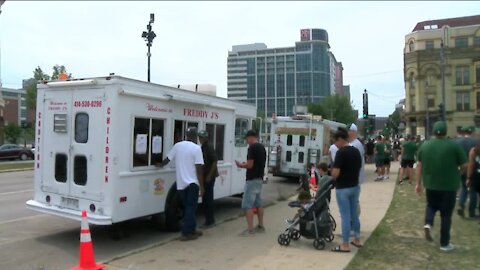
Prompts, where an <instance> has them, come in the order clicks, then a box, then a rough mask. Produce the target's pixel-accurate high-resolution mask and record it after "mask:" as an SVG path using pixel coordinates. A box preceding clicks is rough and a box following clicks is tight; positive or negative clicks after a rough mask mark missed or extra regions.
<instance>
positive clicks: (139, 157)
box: [132, 117, 164, 167]
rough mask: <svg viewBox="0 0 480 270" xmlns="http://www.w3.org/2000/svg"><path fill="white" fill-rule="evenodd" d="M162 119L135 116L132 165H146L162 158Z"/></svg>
mask: <svg viewBox="0 0 480 270" xmlns="http://www.w3.org/2000/svg"><path fill="white" fill-rule="evenodd" d="M163 132H164V120H161V119H152V118H141V117H136V118H135V121H134V128H133V146H132V147H133V154H132V155H133V157H132V162H133V167H147V166H152V165H155V164H156V163H158V162H161V161H162V159H163V137H164V133H163Z"/></svg>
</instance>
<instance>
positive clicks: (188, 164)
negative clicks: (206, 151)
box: [157, 127, 204, 241]
mask: <svg viewBox="0 0 480 270" xmlns="http://www.w3.org/2000/svg"><path fill="white" fill-rule="evenodd" d="M186 136H187V140H186V141H180V142H178V143H176V144H175V145H174V146H173V148H172V149H171V150H170V152H169V153H168V155H167V158H165V160H163V161H162V163H160V164H158V165H157V166H158V167H163V166H165V165H167V164H168V163H169V162H170V161H175V171H176V173H177V177H176V178H177V190H178V191H179V192H180V195H181V197H182V200H183V205H184V208H185V209H184V223H183V227H182V237H181V238H180V240H182V241H189V240H195V239H197V238H198V237H199V236H201V235H202V234H203V233H202V232H200V231H197V230H196V228H197V222H196V217H195V215H196V211H197V205H198V197H199V196H200V197H201V196H203V193H204V188H203V183H204V179H203V164H204V162H203V154H202V148H201V147H200V146H199V145H197V144H196V143H195V142H196V141H197V129H196V128H194V127H190V128H188V129H187V132H186Z"/></svg>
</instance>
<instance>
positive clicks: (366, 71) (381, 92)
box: [0, 0, 480, 116]
mask: <svg viewBox="0 0 480 270" xmlns="http://www.w3.org/2000/svg"><path fill="white" fill-rule="evenodd" d="M1 9H2V13H1V14H0V43H1V61H0V67H1V79H2V82H3V87H8V88H21V86H22V79H26V78H30V77H32V76H33V70H34V69H35V67H37V66H40V67H41V68H42V69H43V70H44V71H48V73H51V68H52V66H53V65H55V64H59V65H65V67H66V68H67V71H68V72H69V73H72V75H73V76H74V77H75V78H86V77H97V76H105V75H108V74H109V73H112V72H113V73H115V74H116V75H121V76H124V77H129V78H134V79H140V80H145V81H146V79H147V56H146V53H147V47H146V43H145V41H144V40H143V39H142V38H141V33H142V32H143V31H145V30H146V25H147V24H148V21H149V16H150V15H149V14H150V13H155V22H154V24H153V31H155V33H156V35H157V37H156V38H155V39H154V40H153V46H152V58H151V60H152V63H151V72H152V74H151V81H152V82H154V83H158V84H164V85H177V84H196V83H211V84H214V85H216V86H217V94H218V95H219V96H222V97H226V96H227V56H228V51H230V50H231V48H232V45H238V44H249V43H255V42H262V43H265V44H266V45H267V46H268V47H269V48H275V47H289V46H294V45H295V42H296V41H299V40H300V29H303V28H323V29H326V30H327V32H328V34H329V43H330V47H331V49H330V50H331V51H332V52H333V53H334V54H335V57H336V59H337V61H340V62H342V64H343V67H344V73H343V74H344V84H345V85H350V87H351V98H352V103H353V105H354V107H355V108H356V109H359V110H360V113H361V108H362V93H363V90H364V89H367V91H368V92H369V104H370V106H369V113H370V114H376V115H377V116H388V115H389V114H390V113H392V112H393V111H394V109H395V104H397V103H398V101H399V100H400V99H402V98H404V96H405V95H404V82H403V48H404V46H405V35H406V34H408V33H409V32H411V31H412V29H413V28H414V27H415V25H416V23H417V22H421V21H425V20H433V19H442V18H451V17H462V16H471V15H478V14H480V3H479V2H474V1H471V2H460V1H450V2H449V1H438V2H434V1H429V2H419V1H410V2H390V1H389V2H381V1H372V2H360V1H355V2H346V1H343V2H333V1H329V2H313V1H308V2H297V1H295V2H288V1H281V2H274V1H268V2H258V1H250V2H220V1H212V2H201V1H195V2H184V1H178V2H163V1H147V2H140V1H106V2H100V1H83V2H81V1H72V2H70V1H31V2H29V1H10V0H7V1H6V2H5V3H4V4H3V6H2V7H1Z"/></svg>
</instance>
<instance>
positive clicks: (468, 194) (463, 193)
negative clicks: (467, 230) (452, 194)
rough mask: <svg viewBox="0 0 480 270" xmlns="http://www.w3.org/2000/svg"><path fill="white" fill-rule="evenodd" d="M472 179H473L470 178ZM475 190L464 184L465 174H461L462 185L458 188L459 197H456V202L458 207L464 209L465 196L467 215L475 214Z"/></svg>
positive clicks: (472, 215)
mask: <svg viewBox="0 0 480 270" xmlns="http://www.w3.org/2000/svg"><path fill="white" fill-rule="evenodd" d="M472 180H473V179H472ZM477 196H478V194H477V191H476V190H475V188H473V182H472V187H470V189H469V188H468V187H467V185H466V175H462V187H461V188H460V198H459V199H458V204H459V205H460V209H462V210H463V209H465V203H466V202H467V198H468V200H469V203H468V215H469V216H470V217H474V216H475V210H476V208H477V202H478V200H477Z"/></svg>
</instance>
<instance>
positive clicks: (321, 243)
mask: <svg viewBox="0 0 480 270" xmlns="http://www.w3.org/2000/svg"><path fill="white" fill-rule="evenodd" d="M313 247H314V248H315V249H317V250H323V249H324V248H325V241H323V240H322V239H315V240H313Z"/></svg>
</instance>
